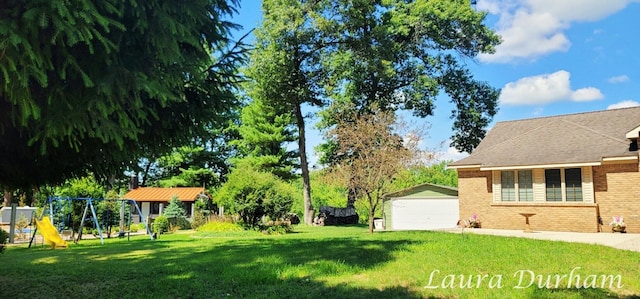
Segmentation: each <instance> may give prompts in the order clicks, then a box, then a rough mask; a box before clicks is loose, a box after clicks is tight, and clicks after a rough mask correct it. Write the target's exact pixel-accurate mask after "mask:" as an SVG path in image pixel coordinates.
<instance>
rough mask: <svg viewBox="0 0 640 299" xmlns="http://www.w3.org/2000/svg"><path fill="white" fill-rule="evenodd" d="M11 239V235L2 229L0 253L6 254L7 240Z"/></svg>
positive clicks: (0, 233)
mask: <svg viewBox="0 0 640 299" xmlns="http://www.w3.org/2000/svg"><path fill="white" fill-rule="evenodd" d="M8 239H9V233H7V232H6V231H4V230H3V229H0V253H4V247H5V244H7V240H8Z"/></svg>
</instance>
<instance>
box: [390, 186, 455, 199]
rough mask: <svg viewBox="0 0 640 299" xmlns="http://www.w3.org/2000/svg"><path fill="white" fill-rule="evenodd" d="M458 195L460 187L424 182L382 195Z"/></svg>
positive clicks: (410, 196)
mask: <svg viewBox="0 0 640 299" xmlns="http://www.w3.org/2000/svg"><path fill="white" fill-rule="evenodd" d="M456 196H458V188H454V187H449V186H441V185H435V184H429V183H424V184H420V185H416V186H413V187H409V188H405V189H402V190H400V191H396V192H392V193H387V194H385V195H383V196H382V197H383V198H385V199H390V198H398V197H403V198H425V197H440V198H442V197H456Z"/></svg>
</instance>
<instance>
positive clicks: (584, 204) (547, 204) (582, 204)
mask: <svg viewBox="0 0 640 299" xmlns="http://www.w3.org/2000/svg"><path fill="white" fill-rule="evenodd" d="M491 206H492V207H563V208H565V207H596V206H598V205H597V204H595V203H592V202H494V203H491Z"/></svg>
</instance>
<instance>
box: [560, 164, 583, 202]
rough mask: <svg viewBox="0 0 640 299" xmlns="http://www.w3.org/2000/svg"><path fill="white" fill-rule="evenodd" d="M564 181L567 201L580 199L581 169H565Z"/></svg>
mask: <svg viewBox="0 0 640 299" xmlns="http://www.w3.org/2000/svg"><path fill="white" fill-rule="evenodd" d="M564 181H565V188H566V192H565V193H566V198H567V201H582V169H580V168H569V169H565V170H564Z"/></svg>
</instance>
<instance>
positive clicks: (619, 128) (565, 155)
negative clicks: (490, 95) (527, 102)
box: [450, 107, 640, 168]
mask: <svg viewBox="0 0 640 299" xmlns="http://www.w3.org/2000/svg"><path fill="white" fill-rule="evenodd" d="M639 128H640V107H633V108H624V109H613V110H605V111H597V112H588V113H579V114H569V115H560V116H551V117H542V118H533V119H524V120H517V121H506V122H499V123H497V124H496V125H495V126H494V127H493V128H492V129H491V130H490V131H489V133H487V136H486V137H485V138H484V139H483V140H482V142H480V144H479V145H478V147H477V148H476V149H475V151H474V152H473V153H472V154H471V155H470V156H469V157H467V158H464V159H462V160H459V161H457V162H454V163H452V164H450V166H452V167H453V168H459V167H465V166H467V167H472V166H479V167H482V168H498V167H522V166H535V165H554V164H583V163H584V164H590V163H593V164H599V163H600V162H601V161H603V159H606V158H625V157H629V158H633V157H636V158H637V157H638V151H637V150H635V151H629V143H630V140H629V139H627V137H626V135H627V134H629V133H630V132H631V133H633V132H635V131H638V129H639ZM632 131H633V132H632ZM635 138H638V136H637V134H636V135H635Z"/></svg>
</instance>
